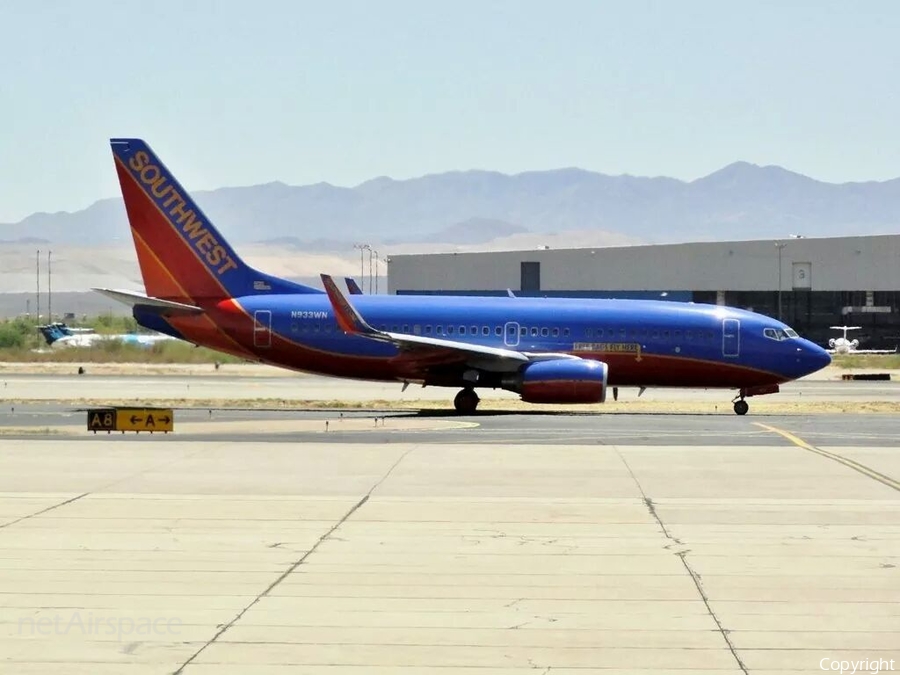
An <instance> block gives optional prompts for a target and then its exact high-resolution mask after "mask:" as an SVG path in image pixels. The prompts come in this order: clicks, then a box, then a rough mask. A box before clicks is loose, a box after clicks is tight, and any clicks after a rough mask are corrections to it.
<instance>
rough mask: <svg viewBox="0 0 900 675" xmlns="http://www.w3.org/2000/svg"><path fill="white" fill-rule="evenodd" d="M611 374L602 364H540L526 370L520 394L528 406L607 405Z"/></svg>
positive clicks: (580, 361) (581, 361) (583, 361)
mask: <svg viewBox="0 0 900 675" xmlns="http://www.w3.org/2000/svg"><path fill="white" fill-rule="evenodd" d="M607 372H608V367H607V365H606V364H605V363H603V362H602V361H588V360H586V359H554V360H552V361H537V362H535V363H530V364H528V365H527V366H525V368H524V370H522V372H521V380H520V383H519V388H518V392H519V393H520V394H521V396H522V400H523V401H526V402H528V403H603V402H604V401H605V400H606V378H607Z"/></svg>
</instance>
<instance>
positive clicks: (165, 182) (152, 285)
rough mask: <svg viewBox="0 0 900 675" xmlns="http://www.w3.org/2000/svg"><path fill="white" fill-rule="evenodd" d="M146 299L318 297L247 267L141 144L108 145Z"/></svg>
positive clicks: (190, 302) (136, 141)
mask: <svg viewBox="0 0 900 675" xmlns="http://www.w3.org/2000/svg"><path fill="white" fill-rule="evenodd" d="M110 145H111V147H112V152H113V157H114V158H115V162H116V171H117V173H118V176H119V185H120V187H121V189H122V197H123V199H124V201H125V209H126V211H127V213H128V222H129V223H130V225H131V234H132V236H133V237H134V245H135V248H136V249H137V256H138V262H139V263H140V267H141V275H142V276H143V278H144V285H145V286H146V289H147V294H148V295H149V296H152V297H154V298H159V299H164V300H171V301H173V302H177V303H182V304H187V305H195V304H198V303H202V302H203V301H205V300H206V301H210V300H211V301H216V300H221V299H224V298H230V297H239V296H246V295H262V294H271V293H321V292H322V291H320V290H318V289H316V288H311V287H309V286H303V285H301V284H297V283H294V282H292V281H288V280H286V279H279V278H277V277H273V276H270V275H268V274H264V273H262V272H259V271H257V270H255V269H253V268H252V267H250V266H249V265H247V264H246V263H245V262H244V261H243V260H241V258H240V257H239V256H238V254H237V253H236V252H235V251H234V249H233V248H232V247H231V245H230V244H229V243H228V242H227V241H226V240H225V238H224V237H223V236H222V234H221V233H220V232H219V231H218V230H217V229H216V228H215V226H214V225H213V224H212V222H211V221H210V220H209V218H207V217H206V215H204V213H203V212H202V211H201V210H200V207H199V206H197V204H196V203H195V202H194V200H193V199H192V198H191V196H190V195H189V194H188V193H187V191H186V190H185V189H184V188H183V187H182V186H181V184H180V183H179V182H178V181H177V180H176V179H175V177H174V176H173V175H172V173H171V172H170V171H169V170H168V169H167V168H166V166H165V165H164V164H163V163H162V162H161V161H160V160H159V158H158V157H157V156H156V155H155V154H154V153H153V150H151V149H150V146H149V145H147V144H146V143H145V142H144V141H142V140H140V139H137V138H113V139H111V140H110Z"/></svg>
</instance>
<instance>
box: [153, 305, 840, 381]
mask: <svg viewBox="0 0 900 675" xmlns="http://www.w3.org/2000/svg"><path fill="white" fill-rule="evenodd" d="M353 305H354V307H355V308H356V309H357V310H358V311H359V313H360V314H361V315H362V316H363V317H365V320H366V321H367V322H368V324H369V325H371V326H372V327H373V328H375V329H379V330H382V331H386V332H390V333H402V334H408V335H415V336H424V337H428V338H438V339H445V340H452V341H454V342H465V343H473V344H478V345H485V346H490V347H498V348H503V349H508V350H516V351H520V352H528V353H540V352H552V353H561V354H572V355H576V356H580V357H582V358H585V359H592V360H598V361H603V362H605V363H607V364H608V365H609V384H610V385H615V386H628V385H635V386H684V387H727V388H740V389H750V388H754V387H765V386H767V385H772V384H778V383H781V382H785V381H788V380H792V379H796V378H798V377H802V376H803V375H806V374H808V373H811V372H814V371H816V370H819V369H820V368H822V367H824V366H825V365H827V364H828V363H829V362H830V357H829V356H828V354H827V353H826V352H825V351H824V350H823V349H821V348H820V347H818V346H817V345H815V344H813V343H812V342H809V341H808V340H805V339H803V338H800V337H791V336H794V335H796V334H795V333H793V331H791V330H790V329H789V328H788V327H787V326H785V325H784V324H783V323H781V322H779V321H777V320H775V319H771V318H769V317H766V316H762V315H759V314H755V313H753V312H748V311H744V310H737V309H731V308H727V307H718V306H714V305H699V304H693V303H680V302H665V301H643V300H584V299H558V298H552V299H549V298H502V297H500V298H484V297H462V296H455V297H448V296H441V297H435V296H361V295H357V296H353ZM204 309H205V310H206V311H207V313H208V315H209V316H210V318H212V320H213V322H214V323H215V324H216V326H217V328H218V330H220V331H221V332H222V333H223V334H224V335H225V336H227V338H228V340H230V341H232V342H234V343H235V344H236V345H239V346H240V348H242V349H244V350H246V351H247V352H250V353H251V354H252V355H253V356H254V357H256V358H258V359H259V360H261V361H264V362H268V363H273V364H275V365H279V366H284V367H288V368H294V369H297V370H304V371H312V372H318V373H323V374H328V375H338V376H342V377H355V378H358V379H373V380H408V381H421V382H424V383H427V384H434V385H445V386H460V384H462V383H464V381H463V379H462V374H463V372H464V371H465V370H467V369H471V368H472V367H475V368H477V367H478V364H477V363H475V364H474V366H473V363H472V362H471V360H470V361H469V362H467V363H462V362H460V361H459V359H458V358H457V359H454V358H449V357H448V359H447V360H446V362H442V361H440V359H437V360H436V359H434V358H433V357H432V358H430V359H426V360H418V359H417V358H416V354H415V352H414V351H407V352H403V351H401V350H400V349H398V348H397V347H396V346H394V345H392V344H389V343H386V342H379V341H377V340H372V339H368V338H365V337H360V336H356V335H348V334H345V333H344V332H343V331H342V330H341V329H340V328H339V327H338V324H337V322H336V319H335V316H334V311H333V308H332V305H331V303H330V302H329V300H328V297H327V296H326V295H324V294H298V295H265V294H263V295H253V296H246V297H241V298H235V299H234V300H226V301H221V302H218V303H210V304H209V305H208V306H206V307H205V308H204ZM136 317H137V318H138V320H139V321H140V322H141V323H142V324H144V325H146V326H148V327H150V328H154V329H156V330H163V331H164V332H168V333H170V334H173V335H176V336H178V337H184V338H185V339H192V338H191V336H190V335H187V334H186V333H189V332H190V331H183V330H181V328H180V327H179V326H178V324H177V322H166V321H164V320H161V319H159V318H158V317H154V316H152V315H149V314H145V313H144V312H142V311H140V310H137V311H136ZM251 320H252V321H251ZM251 325H252V329H249V327H250V326H251ZM183 333H184V334H183ZM194 341H196V340H194ZM219 347H220V348H221V346H219ZM487 370H490V368H487ZM479 386H502V385H501V384H500V380H499V379H498V378H492V377H491V376H490V373H485V377H483V378H482V379H481V380H480V384H479Z"/></svg>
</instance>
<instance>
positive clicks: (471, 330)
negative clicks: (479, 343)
mask: <svg viewBox="0 0 900 675" xmlns="http://www.w3.org/2000/svg"><path fill="white" fill-rule="evenodd" d="M469 330H470V332H471V334H472V335H478V326H472V327H471V328H470V329H469Z"/></svg>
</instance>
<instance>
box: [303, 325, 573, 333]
mask: <svg viewBox="0 0 900 675" xmlns="http://www.w3.org/2000/svg"><path fill="white" fill-rule="evenodd" d="M379 328H380V329H381V330H382V331H387V330H389V329H390V331H391V332H392V333H409V332H410V330H409V328H410V326H409V324H402V325H400V324H395V325H393V326H388V325H387V324H381V325H380V326H379ZM508 330H509V335H510V336H512V335H515V334H516V329H515V328H512V327H510V328H509V329H508ZM432 331H433V332H432ZM291 332H293V333H300V332H303V333H320V332H322V333H331V332H332V324H328V323H326V324H325V325H324V326H322V325H321V324H318V323H314V324H308V323H303V324H298V323H296V322H294V323H292V324H291ZM518 332H519V335H520V336H521V337H527V336H528V335H531V337H538V336H540V337H550V336H552V337H559V336H560V334H561V335H562V336H563V337H569V334H570V331H569V329H568V328H563V329H560V328H556V327H554V328H549V327H547V326H543V327H536V326H531V327H530V328H529V327H526V326H520V327H519V331H518ZM412 333H413V335H473V336H477V335H481V336H482V337H490V335H491V327H490V326H447V327H446V332H445V327H444V326H443V325H438V326H432V325H431V324H426V325H425V326H421V325H419V324H415V325H414V326H413V327H412ZM493 333H494V335H496V336H497V337H502V336H503V327H502V326H494V330H493Z"/></svg>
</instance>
